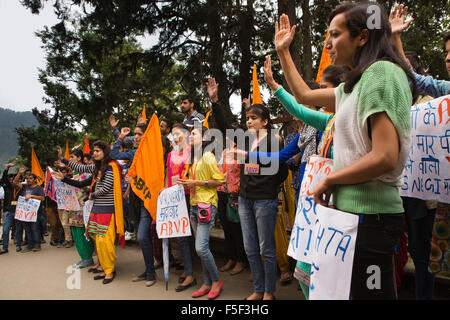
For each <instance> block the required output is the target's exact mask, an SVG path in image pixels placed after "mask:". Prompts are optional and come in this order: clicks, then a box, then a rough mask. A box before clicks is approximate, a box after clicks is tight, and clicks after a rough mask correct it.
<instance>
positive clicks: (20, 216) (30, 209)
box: [14, 196, 41, 222]
mask: <svg viewBox="0 0 450 320" xmlns="http://www.w3.org/2000/svg"><path fill="white" fill-rule="evenodd" d="M40 205H41V200H36V199H29V200H28V201H27V200H25V197H23V196H20V197H19V198H18V199H17V206H16V212H15V214H14V219H16V220H20V221H25V222H36V220H37V213H38V210H39V206H40Z"/></svg>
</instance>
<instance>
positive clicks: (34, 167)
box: [31, 147, 45, 185]
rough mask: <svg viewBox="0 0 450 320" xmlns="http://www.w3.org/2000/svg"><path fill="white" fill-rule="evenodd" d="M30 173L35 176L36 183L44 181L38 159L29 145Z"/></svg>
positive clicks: (39, 183)
mask: <svg viewBox="0 0 450 320" xmlns="http://www.w3.org/2000/svg"><path fill="white" fill-rule="evenodd" d="M31 173H32V174H34V175H35V176H36V183H37V184H38V185H41V184H43V183H44V181H45V175H44V171H42V168H41V165H40V164H39V160H38V158H37V156H36V153H35V152H34V147H31Z"/></svg>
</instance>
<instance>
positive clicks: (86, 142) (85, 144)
mask: <svg viewBox="0 0 450 320" xmlns="http://www.w3.org/2000/svg"><path fill="white" fill-rule="evenodd" d="M83 153H91V148H90V147H89V138H88V137H87V136H86V139H85V140H84V147H83Z"/></svg>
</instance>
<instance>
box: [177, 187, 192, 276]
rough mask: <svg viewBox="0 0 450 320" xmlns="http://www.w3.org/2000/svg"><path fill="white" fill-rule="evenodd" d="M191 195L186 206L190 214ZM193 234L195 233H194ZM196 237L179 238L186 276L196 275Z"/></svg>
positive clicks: (187, 198) (187, 197) (187, 196)
mask: <svg viewBox="0 0 450 320" xmlns="http://www.w3.org/2000/svg"><path fill="white" fill-rule="evenodd" d="M189 198H190V197H189V195H188V194H187V195H186V206H187V209H188V214H190V211H191V205H190V203H189ZM191 230H192V223H191ZM192 234H193V233H192ZM193 239H194V237H193V236H189V237H179V238H178V245H179V247H180V255H181V260H182V261H183V264H184V273H185V274H186V276H192V275H194V267H193V263H192V256H193V253H194V249H195V245H194V241H193Z"/></svg>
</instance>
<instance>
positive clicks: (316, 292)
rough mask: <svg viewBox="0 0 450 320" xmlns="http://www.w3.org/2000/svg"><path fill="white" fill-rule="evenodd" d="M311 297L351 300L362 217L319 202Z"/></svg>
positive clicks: (313, 250)
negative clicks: (358, 234)
mask: <svg viewBox="0 0 450 320" xmlns="http://www.w3.org/2000/svg"><path fill="white" fill-rule="evenodd" d="M315 210H316V214H317V215H316V217H317V218H316V220H315V221H314V229H313V232H312V235H313V236H312V240H311V248H312V252H311V253H312V262H311V278H310V285H309V298H310V300H348V299H349V297H350V284H351V279H352V270H353V257H354V253H355V243H356V235H357V231H358V221H359V216H358V215H355V214H351V213H347V212H342V211H339V210H335V209H331V208H327V207H324V206H321V205H319V204H318V205H317V207H316V208H315Z"/></svg>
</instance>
